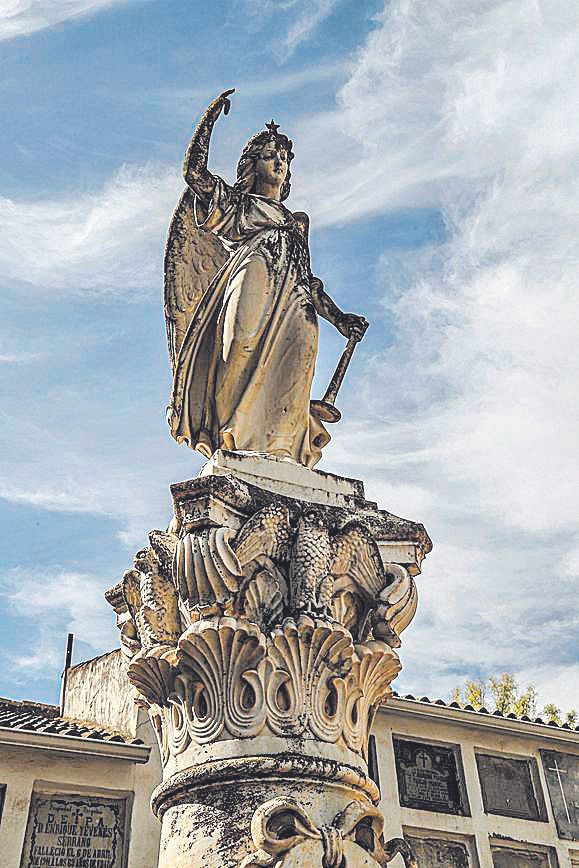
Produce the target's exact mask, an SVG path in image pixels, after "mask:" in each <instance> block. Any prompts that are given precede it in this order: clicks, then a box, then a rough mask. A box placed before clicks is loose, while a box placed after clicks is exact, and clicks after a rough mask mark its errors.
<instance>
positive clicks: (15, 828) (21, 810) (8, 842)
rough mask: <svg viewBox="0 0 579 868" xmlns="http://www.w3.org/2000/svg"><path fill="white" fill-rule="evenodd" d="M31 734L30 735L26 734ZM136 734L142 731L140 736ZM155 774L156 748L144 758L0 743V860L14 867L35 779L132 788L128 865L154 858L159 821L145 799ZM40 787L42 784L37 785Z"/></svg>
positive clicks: (139, 867) (147, 864) (146, 867)
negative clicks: (2, 789)
mask: <svg viewBox="0 0 579 868" xmlns="http://www.w3.org/2000/svg"><path fill="white" fill-rule="evenodd" d="M31 737H32V738H33V737H34V736H31ZM141 737H142V736H141ZM160 779H161V771H160V763H159V760H158V752H157V750H156V748H153V750H152V751H151V758H150V759H149V762H148V763H146V764H140V765H136V764H134V763H132V762H129V761H126V760H118V759H110V758H108V757H84V756H82V755H71V754H64V753H57V752H56V751H53V750H38V749H32V748H25V747H7V746H5V745H3V746H1V747H0V783H5V784H7V789H6V801H5V804H4V812H3V815H2V821H1V822H0V866H1V868H20V855H21V851H22V846H23V843H24V834H25V830H26V821H27V818H28V807H29V804H30V797H31V794H32V791H33V789H34V783H35V781H43V782H46V783H48V782H50V783H53V784H56V785H57V786H58V787H60V788H66V789H70V791H71V792H74V791H75V788H76V791H77V792H83V793H87V794H90V793H91V792H92V791H94V792H95V793H96V794H101V795H102V792H103V791H109V794H110V795H116V794H119V792H120V793H121V794H125V793H127V792H132V793H134V800H133V807H132V816H131V821H130V843H129V861H128V866H129V868H153V866H155V865H156V864H157V853H158V846H159V833H160V824H159V822H158V820H156V819H155V817H153V815H152V813H151V810H150V807H149V799H150V794H151V792H152V790H153V788H154V787H155V786H156V785H157V783H158V782H159V781H160ZM43 788H44V789H46V788H47V787H46V786H43Z"/></svg>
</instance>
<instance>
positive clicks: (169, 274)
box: [164, 187, 228, 370]
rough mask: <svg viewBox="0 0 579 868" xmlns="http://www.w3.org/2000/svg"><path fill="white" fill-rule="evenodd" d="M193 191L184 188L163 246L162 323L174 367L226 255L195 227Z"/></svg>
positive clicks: (206, 234)
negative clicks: (191, 323) (163, 298)
mask: <svg viewBox="0 0 579 868" xmlns="http://www.w3.org/2000/svg"><path fill="white" fill-rule="evenodd" d="M194 208H195V194H194V193H193V192H192V191H191V190H190V189H189V188H188V187H187V189H186V190H185V191H184V193H183V195H182V196H181V198H180V199H179V202H178V203H177V207H176V208H175V211H174V213H173V217H172V219H171V223H170V225H169V234H168V236H167V244H166V246H165V270H164V271H165V281H164V283H165V323H166V325H167V341H168V343H169V356H170V358H171V365H172V367H173V370H175V366H176V364H177V358H178V355H179V350H180V348H181V344H182V343H183V338H184V337H185V334H186V332H187V329H188V327H189V323H190V322H191V320H192V319H193V317H194V316H195V311H196V310H197V306H198V305H199V302H200V301H201V299H202V298H203V296H204V295H205V292H206V290H207V287H208V286H209V284H210V283H211V281H212V280H213V278H214V276H215V274H216V273H217V272H218V271H219V269H220V268H222V267H223V265H224V264H225V263H226V261H227V259H228V254H227V253H226V251H225V249H224V247H223V245H222V244H221V242H220V241H219V239H218V238H217V237H216V236H215V235H212V234H211V233H210V232H205V231H204V230H203V229H198V228H197V224H196V221H195V213H194Z"/></svg>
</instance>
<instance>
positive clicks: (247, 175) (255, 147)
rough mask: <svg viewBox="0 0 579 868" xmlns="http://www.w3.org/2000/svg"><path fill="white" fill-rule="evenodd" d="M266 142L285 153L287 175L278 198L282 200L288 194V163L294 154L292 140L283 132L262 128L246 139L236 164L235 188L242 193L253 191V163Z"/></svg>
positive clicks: (289, 184) (289, 179) (254, 174)
mask: <svg viewBox="0 0 579 868" xmlns="http://www.w3.org/2000/svg"><path fill="white" fill-rule="evenodd" d="M268 142H275V143H276V145H278V147H282V148H283V149H284V150H285V152H286V153H287V175H286V176H285V180H284V182H283V184H282V186H281V190H280V200H281V201H282V202H283V201H284V199H287V197H288V196H289V194H290V189H291V171H290V163H291V161H292V160H293V158H294V156H295V154H294V152H293V151H292V148H293V142H292V141H291V139H288V137H287V136H284V135H283V133H278V132H276V133H272V132H270V130H262V131H261V132H260V133H257V135H255V136H253V137H252V138H251V139H250V140H249V141H248V143H247V144H246V146H245V147H244V149H243V153H242V154H241V157H240V160H239V163H238V164H237V180H236V182H235V189H236V190H239V191H241V192H243V193H253V192H254V191H255V182H256V172H255V164H256V163H257V161H258V159H259V157H260V156H261V152H262V150H263V148H264V145H266V144H267V143H268Z"/></svg>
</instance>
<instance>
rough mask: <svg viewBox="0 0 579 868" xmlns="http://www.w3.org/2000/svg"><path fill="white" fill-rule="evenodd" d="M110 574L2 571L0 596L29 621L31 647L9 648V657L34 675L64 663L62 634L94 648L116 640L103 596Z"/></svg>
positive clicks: (100, 648) (107, 646)
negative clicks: (69, 635) (106, 575)
mask: <svg viewBox="0 0 579 868" xmlns="http://www.w3.org/2000/svg"><path fill="white" fill-rule="evenodd" d="M109 586H110V579H107V578H103V577H101V576H95V575H91V574H86V573H78V572H71V571H65V570H56V569H48V568H44V569H43V568H41V567H39V568H38V569H35V570H33V571H27V570H23V569H14V570H10V571H8V572H7V573H5V574H4V575H3V576H1V577H0V597H2V598H3V600H4V603H5V604H7V605H8V606H9V607H10V609H11V610H12V612H13V613H14V614H15V615H16V616H18V617H19V618H21V619H23V620H24V622H28V624H29V625H30V627H31V632H30V636H31V641H30V646H29V650H22V648H20V649H19V650H18V651H17V652H9V653H8V657H9V658H10V661H11V662H12V663H13V664H14V665H16V666H18V667H19V668H22V669H24V670H25V671H26V672H28V673H30V675H32V676H41V675H46V674H50V673H52V672H53V671H54V669H55V668H57V667H59V666H60V665H61V664H62V646H63V636H65V635H66V633H68V632H70V633H74V634H75V636H76V637H78V638H79V639H81V640H82V642H84V643H86V644H87V645H89V646H90V648H91V649H92V650H93V651H94V653H95V654H98V653H101V652H103V651H108V650H110V648H112V647H114V646H115V643H116V637H115V626H114V618H111V610H110V609H109V607H108V606H107V605H106V603H104V601H103V593H104V591H105V590H106V588H107V587H109Z"/></svg>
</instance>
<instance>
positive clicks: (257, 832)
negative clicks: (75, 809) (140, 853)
mask: <svg viewBox="0 0 579 868" xmlns="http://www.w3.org/2000/svg"><path fill="white" fill-rule="evenodd" d="M172 493H173V499H174V507H175V515H174V519H173V521H172V522H171V525H170V527H169V530H168V531H167V532H161V531H153V532H151V534H150V546H149V547H148V548H146V549H143V550H141V551H140V552H138V553H137V555H136V557H135V564H134V568H133V569H131V570H128V571H127V572H126V573H125V575H124V576H123V579H122V581H121V583H120V584H119V585H117V586H116V587H115V588H113V589H112V590H111V591H109V592H108V594H107V598H108V599H109V602H111V604H112V605H113V606H114V608H115V610H116V612H117V616H118V623H119V627H120V630H121V640H122V647H123V648H124V650H125V653H126V654H127V655H128V656H129V657H130V658H131V662H130V665H129V679H130V681H131V682H132V684H133V685H135V686H136V688H137V690H138V695H139V700H138V701H139V702H141V703H142V704H143V705H145V706H146V707H147V708H148V711H149V715H150V718H151V721H152V723H153V726H154V727H155V732H156V734H157V738H158V741H159V747H160V752H161V758H162V762H163V781H162V782H161V783H160V784H159V786H158V788H157V789H156V791H155V793H154V794H153V805H152V806H153V810H154V811H155V813H156V814H157V816H158V817H159V818H160V819H161V821H162V841H161V855H160V860H159V868H200V866H203V868H227V866H250V865H256V866H257V865H261V866H265V865H266V866H282V865H283V866H290V865H296V866H297V865H303V866H306V865H307V866H315V865H319V866H322V865H323V866H325V868H331V866H334V868H344V866H364V865H385V864H386V863H387V862H388V861H389V859H390V858H392V857H393V855H394V854H395V853H397V852H400V853H402V855H403V856H404V858H405V860H406V863H407V865H412V864H414V863H413V861H412V857H411V854H410V851H409V848H408V846H407V845H406V844H405V842H403V841H400V840H396V841H392V842H388V844H385V843H384V841H383V839H382V826H383V818H382V817H381V815H380V813H379V811H378V810H377V808H376V804H377V802H378V799H379V793H378V790H377V787H376V784H375V783H374V782H373V781H372V780H371V779H370V777H369V776H368V767H367V746H368V736H369V733H370V729H371V726H372V721H373V717H374V714H375V711H376V709H377V707H378V705H379V704H380V703H381V702H382V701H384V699H385V698H387V697H388V695H389V694H390V692H391V688H390V684H391V682H392V680H393V679H394V678H395V677H396V675H397V674H398V672H399V670H400V661H399V658H398V655H397V653H396V651H395V650H394V649H395V648H396V647H398V646H399V645H400V638H399V636H400V633H401V632H402V630H403V629H404V628H405V627H406V626H407V625H408V623H409V622H410V620H411V619H412V617H413V615H414V612H415V610H416V602H417V595H416V586H415V583H414V576H415V575H416V574H417V573H418V572H419V571H420V563H421V560H422V558H423V557H424V555H425V554H426V553H427V552H428V551H429V550H430V540H429V538H428V535H427V534H426V531H425V530H424V528H423V527H422V525H419V524H415V523H413V522H409V521H405V520H403V519H400V518H397V517H396V516H393V515H391V514H389V513H387V512H384V511H380V510H378V508H377V507H376V505H375V504H373V503H370V502H368V501H366V500H365V499H364V490H363V485H362V483H360V482H358V481H355V480H348V479H344V478H341V477H336V476H332V475H331V474H325V473H320V472H317V471H313V470H308V469H306V468H303V467H301V466H297V465H294V464H292V463H291V462H285V461H278V460H276V459H272V458H266V457H263V456H260V455H255V454H246V455H244V454H242V453H227V452H218V453H216V455H215V456H214V457H213V459H211V461H210V462H208V464H207V465H206V467H205V468H204V470H203V471H202V473H201V475H200V476H199V477H197V478H196V479H193V480H190V481H188V482H184V483H179V484H178V485H174V486H173V487H172Z"/></svg>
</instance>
